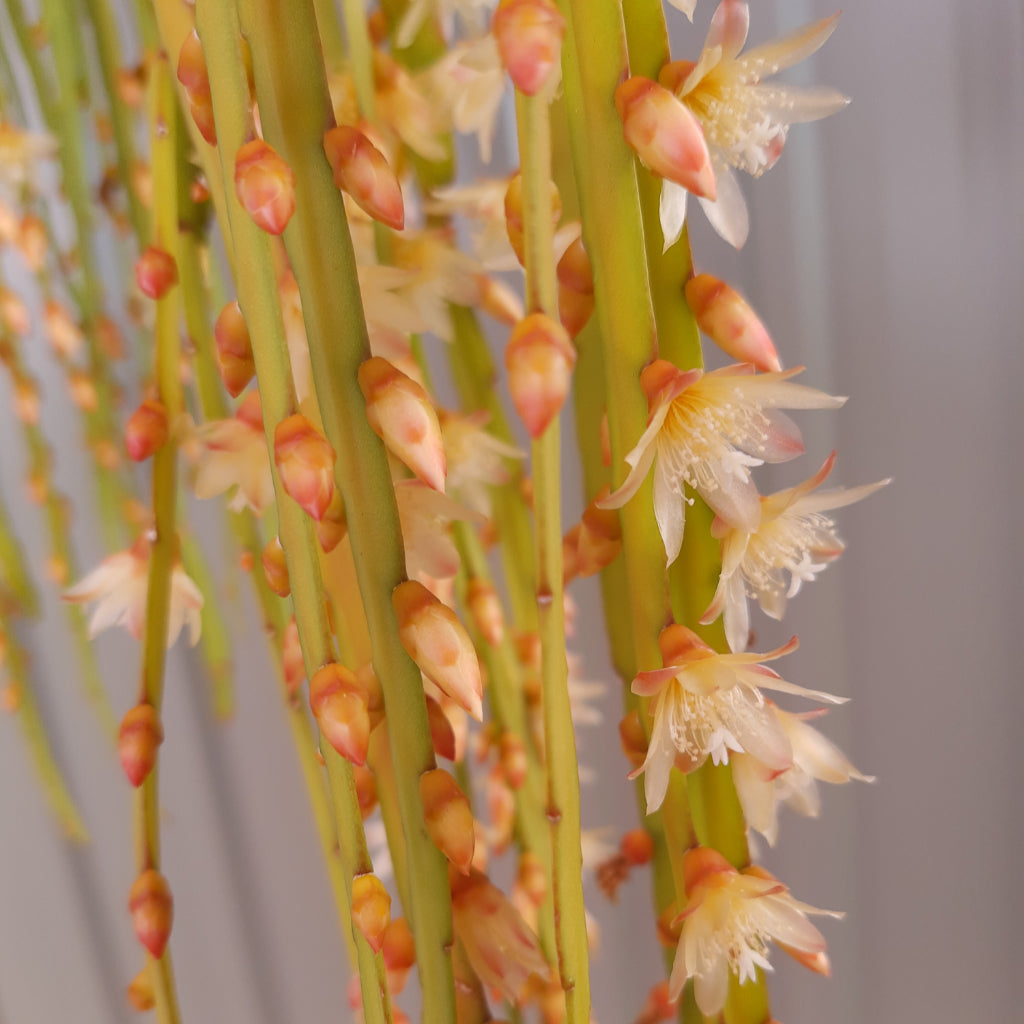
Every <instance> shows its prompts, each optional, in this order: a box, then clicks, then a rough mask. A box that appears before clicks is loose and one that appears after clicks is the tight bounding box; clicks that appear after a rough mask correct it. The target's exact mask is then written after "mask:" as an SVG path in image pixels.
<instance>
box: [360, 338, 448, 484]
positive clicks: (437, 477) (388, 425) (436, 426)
mask: <svg viewBox="0 0 1024 1024" xmlns="http://www.w3.org/2000/svg"><path fill="white" fill-rule="evenodd" d="M359 387H360V388H361V389H362V392H363V397H364V398H365V399H366V418H367V420H369V423H370V426H371V427H372V428H373V430H374V432H375V433H376V434H377V436H378V437H380V438H381V440H383V442H384V444H385V445H387V447H388V450H389V451H390V452H391V453H392V454H393V455H395V456H397V457H398V458H399V459H400V460H401V461H402V462H404V463H405V465H406V466H408V467H409V469H411V470H412V471H413V472H414V473H415V474H416V476H418V477H419V478H420V479H421V480H422V481H423V482H424V483H425V484H427V485H428V486H430V487H433V488H434V490H435V491H440V492H441V493H442V494H443V493H444V478H445V472H446V469H447V463H446V460H445V454H444V442H443V441H442V440H441V424H440V423H438V420H437V413H436V412H435V411H434V406H433V405H432V404H431V401H430V396H429V395H428V394H427V393H426V391H425V390H424V389H423V387H422V386H421V385H419V384H417V383H416V381H414V380H413V379H412V378H411V377H407V376H406V375H405V374H404V373H402V371H401V370H399V369H397V368H396V367H395V366H393V365H392V364H391V363H389V362H388V361H387V360H386V359H381V358H380V357H379V356H374V357H372V358H371V359H367V360H366V362H365V363H363V364H362V366H360V367H359Z"/></svg>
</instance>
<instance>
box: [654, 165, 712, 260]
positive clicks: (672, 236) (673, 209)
mask: <svg viewBox="0 0 1024 1024" xmlns="http://www.w3.org/2000/svg"><path fill="white" fill-rule="evenodd" d="M689 194H690V193H689V192H687V191H686V189H685V188H683V186H682V185H677V184H676V183H675V182H674V181H670V180H669V179H668V178H662V181H661V201H660V203H659V205H658V212H659V215H660V218H661V234H662V236H663V238H664V240H665V243H664V246H663V248H662V252H668V250H669V249H671V248H672V246H673V245H675V244H676V242H678V241H679V238H680V236H681V235H682V233H683V225H684V224H685V223H686V197H687V196H688V195H689ZM701 201H702V202H707V200H706V199H705V200H701Z"/></svg>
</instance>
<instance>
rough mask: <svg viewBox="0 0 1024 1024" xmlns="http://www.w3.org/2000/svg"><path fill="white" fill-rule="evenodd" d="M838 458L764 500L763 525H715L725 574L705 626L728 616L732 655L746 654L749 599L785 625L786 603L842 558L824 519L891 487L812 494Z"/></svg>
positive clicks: (718, 522)
mask: <svg viewBox="0 0 1024 1024" xmlns="http://www.w3.org/2000/svg"><path fill="white" fill-rule="evenodd" d="M835 458H836V453H835V452H833V453H832V454H831V455H830V456H829V457H828V459H826V460H825V463H824V465H822V467H821V469H819V470H818V472H817V473H815V474H814V476H812V477H811V478H810V479H809V480H805V481H804V482H803V483H802V484H798V485H797V486H796V487H790V488H789V489H787V490H784V491H778V492H777V493H775V494H772V495H769V496H768V497H764V498H761V521H760V524H759V525H758V526H757V528H756V529H754V530H746V529H743V528H741V527H738V526H730V525H729V524H728V523H726V522H724V521H723V520H721V519H716V520H715V522H714V523H713V524H712V527H711V532H712V533H713V534H714V535H715V536H716V537H718V538H720V539H721V541H722V574H721V577H720V578H719V581H718V589H717V590H716V591H715V596H714V599H713V600H712V602H711V605H710V606H709V607H708V610H707V611H706V612H705V613H704V617H703V618H702V619H701V622H702V623H703V624H704V625H707V624H708V623H710V622H714V621H715V619H717V618H718V616H719V615H722V614H724V615H725V635H726V638H727V639H728V641H729V648H730V650H733V651H742V650H744V649H745V648H746V646H747V636H748V634H749V631H750V613H749V611H748V608H747V597H748V596H749V597H753V598H756V600H757V602H758V604H759V605H760V606H761V609H762V611H764V613H765V614H766V615H768V616H769V617H770V618H773V619H781V618H782V615H783V612H784V611H785V610H786V602H787V600H788V599H789V598H791V597H795V596H796V594H797V593H798V592H799V590H800V588H801V586H803V584H804V583H807V582H810V581H811V580H813V579H814V578H815V576H816V575H817V574H818V573H820V572H821V571H822V570H824V569H825V568H826V567H827V566H828V565H829V563H830V562H833V561H835V560H836V559H837V558H838V557H839V555H840V554H841V553H842V551H843V547H844V545H843V542H842V541H841V540H840V539H839V538H838V537H837V536H836V532H835V525H836V524H835V523H834V522H833V521H832V519H831V518H830V517H829V516H827V515H825V514H824V513H825V512H827V511H829V510H830V509H834V508H842V507H843V506H844V505H852V504H853V503H854V502H856V501H860V500H861V499H863V498H866V497H867V496H868V495H869V494H874V492H875V491H877V490H879V488H882V487H884V486H885V485H886V484H887V483H889V481H888V480H879V481H878V482H877V483H873V484H864V485H863V486H861V487H850V488H846V487H839V488H836V489H835V490H831V491H820V492H819V493H817V494H812V493H811V492H812V491H814V490H815V488H817V487H818V486H820V484H821V483H822V482H823V481H824V480H825V478H826V477H827V476H828V475H829V473H830V472H831V471H832V467H833V466H834V465H835ZM787 576H788V579H787Z"/></svg>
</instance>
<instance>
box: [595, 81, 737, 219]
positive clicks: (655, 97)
mask: <svg viewBox="0 0 1024 1024" xmlns="http://www.w3.org/2000/svg"><path fill="white" fill-rule="evenodd" d="M615 109H616V110H618V112H619V117H621V118H622V134H623V135H624V136H625V139H626V142H627V143H628V144H629V145H630V146H631V147H632V148H633V149H634V150H635V152H636V155H637V156H638V157H639V158H640V162H641V163H642V164H643V165H644V166H645V167H647V168H648V169H649V170H651V171H653V172H654V173H655V174H660V175H661V176H662V177H663V178H668V180H669V181H674V182H676V183H677V184H679V185H682V186H683V188H685V189H687V190H688V191H690V192H692V193H693V194H694V195H695V196H701V197H702V198H704V199H714V198H715V197H716V195H717V192H716V188H715V172H714V169H713V168H712V166H711V156H710V154H709V153H708V147H707V143H706V142H705V141H704V132H703V130H702V129H701V126H700V122H699V121H698V120H697V118H695V117H694V116H693V114H692V113H691V112H690V110H689V109H688V108H687V107H686V105H685V104H684V103H682V102H680V101H679V100H678V99H676V97H675V96H674V95H673V94H672V93H671V92H669V91H668V89H666V88H664V87H663V86H661V85H659V84H658V83H657V82H652V81H651V80H650V79H649V78H644V77H643V76H642V75H634V76H633V77H632V78H627V79H626V81H625V82H623V83H622V84H621V85H619V87H618V88H617V89H616V90H615Z"/></svg>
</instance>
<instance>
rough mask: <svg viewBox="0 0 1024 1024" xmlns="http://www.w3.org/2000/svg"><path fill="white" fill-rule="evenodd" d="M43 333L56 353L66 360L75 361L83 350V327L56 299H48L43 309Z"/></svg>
mask: <svg viewBox="0 0 1024 1024" xmlns="http://www.w3.org/2000/svg"><path fill="white" fill-rule="evenodd" d="M43 333H44V334H45V335H46V340H47V341H48V342H49V343H50V344H51V345H52V346H53V349H54V351H55V352H56V353H57V354H58V355H59V356H63V357H64V358H66V359H73V358H74V357H75V356H76V355H78V353H79V352H80V351H81V350H82V345H83V343H84V341H85V336H84V335H83V334H82V329H81V327H79V326H78V324H77V323H76V322H75V320H74V318H73V317H72V316H71V314H70V313H69V312H68V309H67V307H66V306H65V305H64V304H63V303H61V302H58V301H57V300H56V299H48V300H47V302H46V305H45V306H44V307H43Z"/></svg>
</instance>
